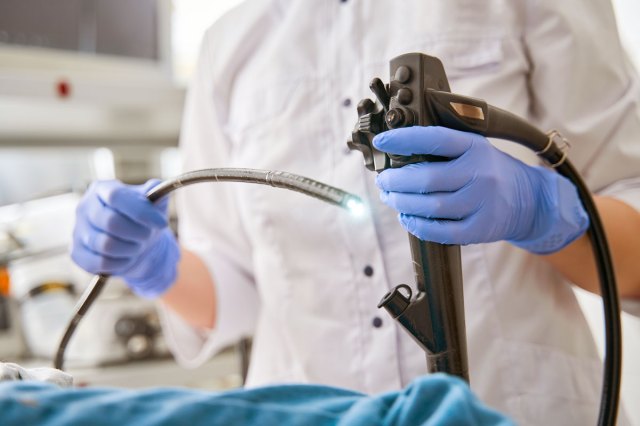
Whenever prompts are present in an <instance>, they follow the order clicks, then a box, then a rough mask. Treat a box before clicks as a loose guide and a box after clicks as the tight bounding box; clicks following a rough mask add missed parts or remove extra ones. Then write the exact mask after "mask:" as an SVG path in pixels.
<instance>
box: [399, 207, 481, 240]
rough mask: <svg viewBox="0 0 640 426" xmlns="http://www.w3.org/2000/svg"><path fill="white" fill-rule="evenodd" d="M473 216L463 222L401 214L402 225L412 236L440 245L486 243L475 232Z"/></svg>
mask: <svg viewBox="0 0 640 426" xmlns="http://www.w3.org/2000/svg"><path fill="white" fill-rule="evenodd" d="M472 218H473V216H472V217H471V218H466V219H463V220H442V219H428V218H425V217H419V216H409V215H404V214H400V216H399V219H400V223H401V224H402V226H403V227H404V229H406V230H407V232H409V233H410V234H412V235H415V236H416V237H418V238H420V239H421V240H424V241H432V242H435V243H440V244H474V243H481V242H489V241H484V240H483V239H482V238H480V237H479V236H478V235H476V233H475V232H473V223H474V221H473V219H472Z"/></svg>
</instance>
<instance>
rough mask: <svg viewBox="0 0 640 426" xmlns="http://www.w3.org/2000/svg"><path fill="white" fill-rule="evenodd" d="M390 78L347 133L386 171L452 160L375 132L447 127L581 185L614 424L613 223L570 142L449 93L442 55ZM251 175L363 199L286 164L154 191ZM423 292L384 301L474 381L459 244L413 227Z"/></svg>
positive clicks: (455, 370)
mask: <svg viewBox="0 0 640 426" xmlns="http://www.w3.org/2000/svg"><path fill="white" fill-rule="evenodd" d="M390 72H391V73H390V75H391V81H390V83H389V84H386V85H385V84H384V83H383V82H382V80H380V79H379V78H374V79H373V80H372V82H371V85H370V88H371V90H372V91H373V93H374V94H375V96H376V99H377V102H373V101H371V100H370V99H364V100H362V101H361V102H360V103H359V104H358V107H357V110H358V121H357V123H356V126H355V128H354V130H353V132H352V135H351V139H350V140H349V141H348V142H347V144H348V146H349V148H351V149H355V150H359V151H361V152H362V154H363V155H364V163H365V166H366V167H367V168H368V169H369V170H372V171H376V172H381V171H382V170H385V169H387V168H395V167H402V166H404V165H406V164H411V163H417V162H423V161H447V160H448V159H447V158H443V157H437V156H430V155H412V156H399V155H391V154H387V153H384V152H381V151H378V150H377V149H376V148H375V147H374V146H373V137H374V136H375V135H376V134H378V133H381V132H384V131H386V130H389V129H395V128H400V127H409V126H435V125H437V126H444V127H449V128H452V129H457V130H462V131H468V132H474V133H478V134H480V135H483V136H486V137H494V138H500V139H506V140H510V141H513V142H517V143H519V144H521V145H524V146H525V147H527V148H529V149H531V150H533V151H535V152H536V154H538V155H539V156H540V157H541V158H542V159H543V160H544V161H545V162H546V163H547V165H548V166H550V167H551V168H553V169H555V170H556V171H557V172H558V173H560V174H561V175H563V176H565V177H566V178H568V179H569V180H570V181H571V182H572V183H573V184H574V185H575V186H576V188H577V191H578V194H579V197H580V200H581V201H582V204H583V206H584V208H585V210H586V212H587V214H588V215H589V218H590V225H589V229H588V230H587V234H588V236H589V238H590V240H591V245H592V248H593V252H594V256H595V259H596V263H597V269H598V276H599V279H600V291H601V295H602V299H603V307H604V322H605V332H606V339H605V357H604V380H603V388H602V397H601V404H600V414H599V419H598V424H599V425H614V424H615V421H616V417H617V412H618V402H619V393H620V373H621V346H622V343H621V342H622V337H621V326H620V309H619V302H618V295H617V289H616V283H615V276H614V272H613V264H612V260H611V255H610V252H609V248H608V245H607V240H606V238H605V233H604V228H603V225H602V222H601V220H600V216H599V215H598V211H597V209H596V206H595V203H594V201H593V199H592V197H591V193H590V191H589V189H588V188H587V186H586V185H585V183H584V182H583V181H582V179H581V177H580V175H579V174H578V172H577V171H576V169H575V168H574V167H573V165H572V164H571V162H570V161H569V159H568V158H567V154H568V143H567V142H566V140H565V139H564V138H562V136H561V135H560V134H559V133H558V132H555V131H552V132H549V133H545V132H542V131H541V130H539V129H537V128H536V127H534V126H532V125H531V124H529V123H528V122H527V121H525V120H524V119H522V118H520V117H517V116H515V115H513V114H511V113H509V112H507V111H504V110H502V109H500V108H496V107H494V106H492V105H489V104H487V103H486V102H485V101H483V100H480V99H475V98H471V97H467V96H461V95H457V94H453V93H451V92H450V88H449V83H448V80H447V76H446V74H445V71H444V67H443V65H442V63H441V62H440V60H439V59H438V58H435V57H433V56H428V55H424V54H421V53H408V54H405V55H401V56H398V57H396V58H393V59H392V60H391V62H390ZM223 181H228V182H247V183H257V184H263V185H270V186H274V187H278V188H285V189H289V190H293V191H298V192H301V193H303V194H305V195H309V196H312V197H315V198H318V199H320V200H323V201H326V202H328V203H331V204H334V205H337V206H339V207H343V208H346V209H351V210H358V209H361V208H362V202H361V200H360V199H359V198H358V197H357V196H355V195H352V194H349V193H347V192H344V191H342V190H340V189H338V188H334V187H332V186H329V185H326V184H324V183H321V182H318V181H315V180H312V179H309V178H306V177H303V176H299V175H294V174H291V173H286V172H276V171H268V170H253V169H207V170H199V171H194V172H190V173H185V174H183V175H180V176H178V177H176V178H174V179H170V180H167V181H164V182H162V183H161V184H160V185H158V186H156V187H154V188H153V189H152V190H150V191H149V192H148V193H147V194H146V197H147V198H148V199H149V200H150V201H151V202H155V201H157V200H158V199H160V198H162V197H163V196H165V195H167V194H169V193H170V192H172V191H174V190H176V189H178V188H180V187H183V186H187V185H192V184H195V183H199V182H223ZM409 242H410V248H411V257H412V262H413V265H414V273H415V279H416V286H415V287H416V288H417V292H416V294H415V295H414V294H413V292H412V289H411V287H410V286H408V285H406V284H401V285H398V286H397V287H396V288H394V289H393V290H391V291H390V292H389V293H387V295H385V296H384V297H383V299H382V301H381V302H380V304H379V305H378V307H384V308H385V309H386V310H387V311H388V312H389V313H390V314H391V315H392V317H393V318H394V319H396V320H397V321H398V322H399V324H400V325H401V326H402V328H404V329H405V330H406V331H407V332H409V334H410V335H411V336H412V337H413V338H414V340H415V341H416V342H417V343H418V344H419V345H420V347H421V348H422V349H423V350H425V352H426V356H427V367H428V370H429V371H430V372H444V373H448V374H453V375H456V376H459V377H461V378H463V379H465V380H467V381H468V379H469V376H468V365H467V349H466V333H465V322H464V304H463V289H462V272H461V271H462V268H461V258H460V247H459V246H456V245H447V244H438V243H433V242H429V241H421V240H420V239H418V238H417V237H415V236H413V235H409ZM108 278H109V276H108V275H105V274H100V275H96V276H94V278H93V280H92V281H91V283H90V285H89V286H88V287H87V289H86V290H85V292H84V293H83V295H82V296H81V298H80V300H79V302H78V304H77V305H76V308H75V311H74V314H73V316H72V318H71V320H70V322H69V324H68V326H67V329H66V330H65V332H64V334H63V337H62V339H61V341H60V345H59V347H58V351H57V353H56V356H55V360H54V367H55V368H58V369H62V368H63V364H64V352H65V350H66V347H67V345H68V343H69V341H70V339H71V337H72V335H73V333H74V331H75V329H76V327H77V326H78V324H79V322H80V320H81V319H82V317H83V316H84V315H85V314H86V312H87V311H88V309H89V308H90V306H91V304H92V303H93V302H94V301H95V299H96V298H97V297H98V295H99V294H100V292H101V290H102V289H103V287H104V285H105V284H106V282H107V280H108Z"/></svg>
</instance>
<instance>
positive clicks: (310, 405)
mask: <svg viewBox="0 0 640 426" xmlns="http://www.w3.org/2000/svg"><path fill="white" fill-rule="evenodd" d="M0 424H2V425H5V426H11V425H39V426H53V425H65V426H71V425H120V426H121V425H129V424H130V425H136V426H152V425H153V426H156V425H189V426H192V425H225V426H230V425H247V426H253V425H281V426H289V425H305V426H316V425H349V426H360V425H362V426H365V425H366V426H370V425H407V426H409V425H411V426H415V425H477V426H483V425H500V426H507V425H513V422H511V421H510V420H508V419H507V418H506V417H504V416H503V415H501V414H499V413H497V412H495V411H493V410H491V409H489V408H487V407H486V406H484V405H483V404H482V403H481V402H480V401H478V399H477V398H476V397H475V396H474V395H473V394H472V393H471V391H470V390H469V387H468V386H467V384H466V383H464V382H463V381H461V380H459V379H457V378H454V377H450V376H446V375H443V374H434V375H429V376H424V377H420V378H418V379H416V380H415V381H414V382H413V383H411V384H410V385H409V386H408V387H407V388H405V389H403V390H401V391H398V392H388V393H384V394H381V395H377V396H368V395H364V394H361V393H357V392H352V391H348V390H344V389H338V388H332V387H327V386H318V385H282V386H268V387H262V388H255V389H247V390H244V389H238V390H233V391H229V392H222V393H213V392H206V391H199V390H189V389H179V388H154V389H148V390H125V389H115V388H60V387H58V386H55V385H53V384H51V383H46V382H39V381H11V382H2V383H0Z"/></svg>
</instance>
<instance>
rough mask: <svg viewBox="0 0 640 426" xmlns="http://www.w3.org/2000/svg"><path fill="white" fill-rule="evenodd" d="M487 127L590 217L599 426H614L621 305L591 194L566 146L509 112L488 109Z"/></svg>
mask: <svg viewBox="0 0 640 426" xmlns="http://www.w3.org/2000/svg"><path fill="white" fill-rule="evenodd" d="M488 107H489V117H490V120H489V123H490V126H489V128H488V129H487V131H486V132H484V134H485V135H486V136H489V137H499V138H506V139H509V140H512V141H515V142H517V143H520V144H521V145H524V146H526V147H527V148H529V149H532V150H533V151H536V153H537V154H538V155H540V156H541V157H542V158H544V159H545V160H546V161H547V162H548V163H549V164H551V165H553V167H554V168H555V169H556V171H557V172H558V173H559V174H561V175H562V176H564V177H566V178H567V179H569V180H570V181H571V182H572V183H573V184H574V185H575V187H576V189H577V190H578V195H579V197H580V201H582V205H583V206H584V209H585V210H586V212H587V214H588V215H589V220H590V224H589V229H588V230H587V234H588V236H589V239H590V240H591V247H592V250H593V254H594V257H595V260H596V265H597V269H598V277H599V280H600V295H601V296H602V306H603V315H604V329H605V330H604V331H605V354H604V370H603V381H602V394H601V399H600V413H599V416H598V425H602V426H605V425H606V426H613V425H615V424H616V419H617V416H618V405H619V399H620V377H621V374H622V326H621V324H620V303H619V300H618V289H617V285H616V277H615V273H614V269H613V260H612V258H611V253H610V251H609V245H608V243H607V238H606V235H605V232H604V226H603V225H602V220H601V219H600V214H599V213H598V209H597V208H596V205H595V202H594V201H593V197H592V196H591V191H589V188H587V185H586V184H585V183H584V181H583V180H582V178H581V177H580V174H579V173H578V171H577V170H576V169H575V167H574V166H573V165H572V164H571V162H570V161H569V160H568V159H567V158H566V155H567V152H566V149H568V147H566V146H558V145H557V144H556V143H555V141H554V137H553V135H552V133H553V132H552V133H551V134H546V133H544V132H542V131H541V130H539V129H537V128H536V127H534V126H532V125H530V124H528V123H526V121H524V120H523V119H522V118H520V117H518V116H516V115H514V114H511V113H509V112H508V111H505V110H502V109H500V108H496V107H494V106H491V105H489V106H488Z"/></svg>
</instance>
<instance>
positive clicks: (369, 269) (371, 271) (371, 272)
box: [362, 265, 373, 277]
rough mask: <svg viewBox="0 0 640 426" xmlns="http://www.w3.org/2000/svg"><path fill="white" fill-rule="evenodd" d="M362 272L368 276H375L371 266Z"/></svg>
mask: <svg viewBox="0 0 640 426" xmlns="http://www.w3.org/2000/svg"><path fill="white" fill-rule="evenodd" d="M362 272H363V273H364V274H365V275H366V276H367V277H370V276H372V275H373V268H372V267H371V266H369V265H367V266H365V267H364V269H363V270H362Z"/></svg>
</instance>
